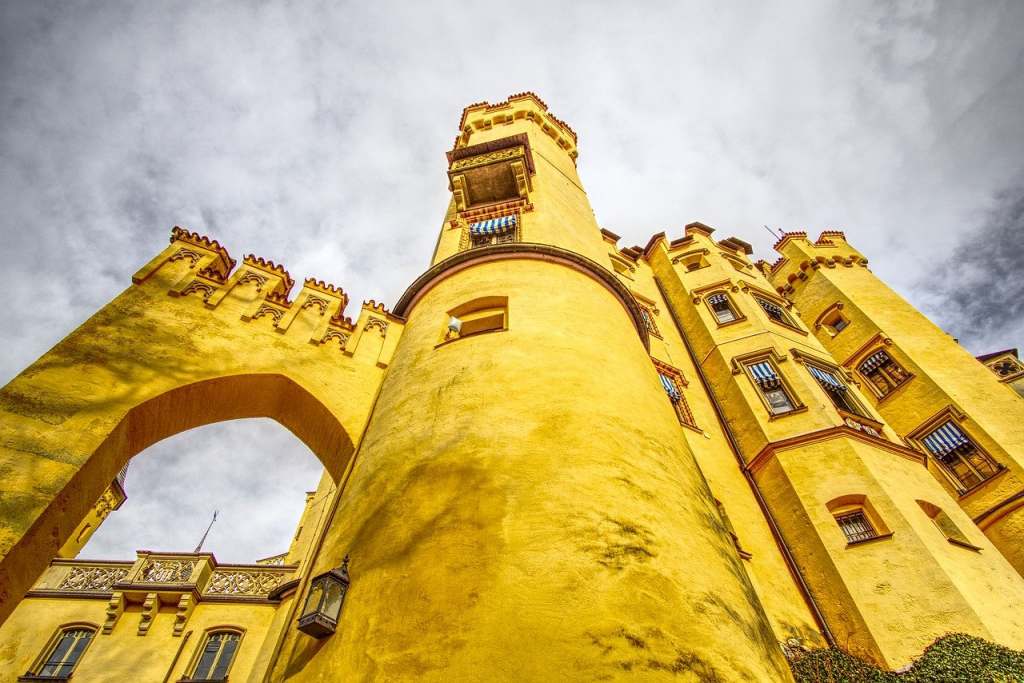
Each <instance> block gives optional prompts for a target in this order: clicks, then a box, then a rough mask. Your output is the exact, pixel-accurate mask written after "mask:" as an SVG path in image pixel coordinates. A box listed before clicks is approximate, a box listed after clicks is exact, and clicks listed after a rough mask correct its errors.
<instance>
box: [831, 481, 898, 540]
mask: <svg viewBox="0 0 1024 683" xmlns="http://www.w3.org/2000/svg"><path fill="white" fill-rule="evenodd" d="M825 507H826V508H827V509H828V512H829V514H830V515H831V516H832V521H833V522H835V525H836V527H837V528H838V529H839V533H840V534H842V537H843V539H844V540H845V541H846V547H847V548H852V547H854V546H858V545H862V544H865V543H871V542H872V541H879V540H883V539H887V538H892V536H893V532H892V530H890V529H889V527H888V526H887V525H886V524H885V520H883V519H882V517H881V515H879V514H878V511H877V510H875V508H874V506H873V505H872V504H871V501H870V499H868V497H867V496H865V495H863V494H849V495H845V496H839V497H838V498H833V499H832V500H830V501H829V502H828V503H826V504H825ZM854 515H859V516H860V517H861V518H862V519H863V520H864V522H865V524H866V526H868V527H869V528H870V530H871V532H872V535H871V536H865V537H863V538H851V537H850V535H849V534H847V528H846V527H845V526H844V525H843V520H844V519H848V518H851V517H853V516H854ZM861 533H863V532H861Z"/></svg>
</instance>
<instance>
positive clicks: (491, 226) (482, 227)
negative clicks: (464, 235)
mask: <svg viewBox="0 0 1024 683" xmlns="http://www.w3.org/2000/svg"><path fill="white" fill-rule="evenodd" d="M469 237H470V241H471V243H472V246H474V247H483V246H487V245H489V244H505V243H508V242H518V241H519V218H518V216H516V215H509V216H501V217H500V218H491V219H489V220H486V221H479V222H476V223H473V224H472V225H470V226H469Z"/></svg>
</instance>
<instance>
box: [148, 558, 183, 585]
mask: <svg viewBox="0 0 1024 683" xmlns="http://www.w3.org/2000/svg"><path fill="white" fill-rule="evenodd" d="M194 567H195V562H193V561H191V560H147V561H146V564H145V565H143V567H142V572H140V574H139V578H138V581H139V582H140V583H188V582H189V580H190V579H191V578H192V569H193V568H194Z"/></svg>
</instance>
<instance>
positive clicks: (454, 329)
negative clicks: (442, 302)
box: [446, 316, 462, 339]
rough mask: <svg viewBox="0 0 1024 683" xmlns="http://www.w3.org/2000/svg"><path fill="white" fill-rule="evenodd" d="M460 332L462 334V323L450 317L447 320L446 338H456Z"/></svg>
mask: <svg viewBox="0 0 1024 683" xmlns="http://www.w3.org/2000/svg"><path fill="white" fill-rule="evenodd" d="M460 332H462V321H461V320H459V319H458V318H456V317H455V316H452V317H451V318H449V319H448V335H447V337H446V338H447V339H451V338H452V337H458V336H459V333H460Z"/></svg>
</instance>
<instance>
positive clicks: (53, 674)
mask: <svg viewBox="0 0 1024 683" xmlns="http://www.w3.org/2000/svg"><path fill="white" fill-rule="evenodd" d="M95 633H96V631H95V630H94V629H91V628H85V627H73V628H66V629H64V630H63V631H61V633H60V635H59V636H58V637H57V639H56V641H55V642H54V643H53V645H52V646H51V647H50V650H49V652H47V653H46V656H45V657H43V660H42V663H41V664H40V665H39V667H38V670H36V671H35V672H33V673H30V674H29V675H30V676H35V677H37V678H53V679H56V680H65V679H67V678H68V677H69V676H71V672H72V671H74V670H75V666H77V664H78V662H79V660H80V659H81V658H82V653H84V652H85V649H86V648H87V647H88V646H89V643H90V642H91V641H92V637H93V635H95Z"/></svg>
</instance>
